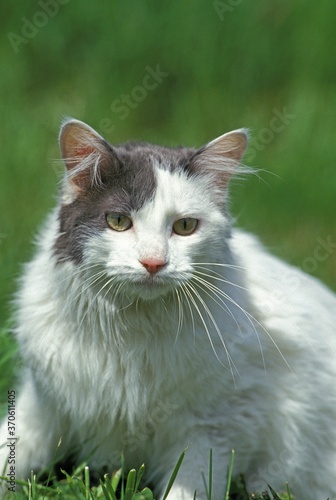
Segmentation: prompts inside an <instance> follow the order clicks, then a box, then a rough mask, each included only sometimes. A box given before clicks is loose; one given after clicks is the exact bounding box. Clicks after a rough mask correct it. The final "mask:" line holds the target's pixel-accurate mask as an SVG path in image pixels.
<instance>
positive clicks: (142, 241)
mask: <svg viewBox="0 0 336 500" xmlns="http://www.w3.org/2000/svg"><path fill="white" fill-rule="evenodd" d="M246 145H247V136H246V132H245V131H244V130H236V131H233V132H230V133H228V134H225V135H222V136H220V137H219V138H217V139H215V140H213V141H212V142H210V143H209V144H207V145H205V146H204V147H202V148H201V149H198V150H194V149H191V148H165V147H160V146H155V145H151V144H147V143H127V144H125V145H118V146H111V145H109V144H108V143H107V142H106V141H105V140H104V139H103V138H102V137H101V136H100V135H99V134H98V133H97V132H95V131H94V130H93V129H92V128H91V127H89V126H88V125H86V124H84V123H82V122H80V121H77V120H73V119H71V120H68V121H66V122H65V123H64V124H63V126H62V128H61V132H60V146H61V152H62V157H63V160H64V163H65V166H66V176H65V180H64V185H63V190H62V197H61V206H60V211H59V234H58V236H57V239H56V242H55V254H56V256H57V259H58V260H59V261H60V262H62V261H72V262H74V263H75V265H76V266H77V267H81V269H84V270H87V271H88V272H90V270H91V271H92V272H91V274H92V275H93V276H97V280H96V282H99V283H104V285H100V286H101V287H104V288H102V293H105V294H106V295H108V294H109V293H117V292H116V290H118V293H120V294H123V293H124V294H126V295H127V296H128V297H135V298H143V299H153V298H155V297H158V296H160V295H163V294H166V293H169V292H172V291H173V290H174V288H177V287H179V286H181V284H182V283H186V282H188V280H190V279H191V277H192V276H193V273H194V271H195V266H197V265H198V266H200V265H201V264H202V263H203V264H204V265H205V264H208V263H210V262H215V261H217V260H218V259H220V256H221V254H222V252H223V248H224V246H225V238H226V237H227V235H228V231H229V227H230V222H229V217H228V215H227V210H226V208H227V191H228V184H229V181H230V178H231V176H232V175H233V174H234V173H236V172H237V170H238V169H239V165H240V161H241V158H242V156H243V154H244V151H245V149H246ZM92 283H93V281H92Z"/></svg>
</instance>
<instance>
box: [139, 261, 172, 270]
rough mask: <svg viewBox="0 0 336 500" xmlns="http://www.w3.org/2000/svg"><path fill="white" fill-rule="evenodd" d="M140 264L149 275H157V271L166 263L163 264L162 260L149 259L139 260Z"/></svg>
mask: <svg viewBox="0 0 336 500" xmlns="http://www.w3.org/2000/svg"><path fill="white" fill-rule="evenodd" d="M140 263H141V264H142V265H143V266H144V267H145V268H146V269H147V271H148V272H149V273H150V274H155V273H157V272H158V271H160V269H162V268H163V267H164V266H165V265H166V264H167V262H165V261H164V260H161V259H151V258H148V259H142V260H140Z"/></svg>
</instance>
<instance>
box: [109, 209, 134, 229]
mask: <svg viewBox="0 0 336 500" xmlns="http://www.w3.org/2000/svg"><path fill="white" fill-rule="evenodd" d="M106 222H107V223H108V225H109V226H110V228H111V229H113V230H114V231H127V229H130V228H131V227H132V221H131V219H130V218H129V217H127V216H126V215H122V214H115V213H111V214H106Z"/></svg>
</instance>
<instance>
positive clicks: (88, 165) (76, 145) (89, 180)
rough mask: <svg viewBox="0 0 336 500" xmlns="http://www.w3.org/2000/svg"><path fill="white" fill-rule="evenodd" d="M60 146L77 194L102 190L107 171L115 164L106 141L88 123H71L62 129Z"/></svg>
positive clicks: (70, 121)
mask: <svg viewBox="0 0 336 500" xmlns="http://www.w3.org/2000/svg"><path fill="white" fill-rule="evenodd" d="M59 144H60V148H61V153H62V159H63V161H64V164H65V166H66V169H67V181H68V184H69V187H70V188H71V190H72V192H73V194H74V195H78V194H80V193H81V192H85V191H87V190H88V189H90V187H93V186H97V187H99V185H100V184H101V183H102V178H103V176H104V171H107V170H108V167H110V166H111V163H113V161H114V160H115V158H114V153H113V150H112V148H111V146H109V144H108V143H107V142H106V141H105V139H103V137H101V136H100V135H99V134H98V133H97V132H96V131H95V130H94V129H93V128H91V127H90V126H89V125H87V124H86V123H83V122H81V121H79V120H75V119H69V120H66V121H65V122H64V123H63V125H62V127H61V131H60V135H59Z"/></svg>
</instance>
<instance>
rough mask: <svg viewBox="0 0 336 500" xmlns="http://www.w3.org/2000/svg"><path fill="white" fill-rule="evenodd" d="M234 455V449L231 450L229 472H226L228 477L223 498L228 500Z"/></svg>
mask: <svg viewBox="0 0 336 500" xmlns="http://www.w3.org/2000/svg"><path fill="white" fill-rule="evenodd" d="M234 455H235V451H234V450H231V458H230V463H229V472H228V478H227V483H226V492H225V500H230V489H231V482H232V474H233V462H234Z"/></svg>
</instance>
